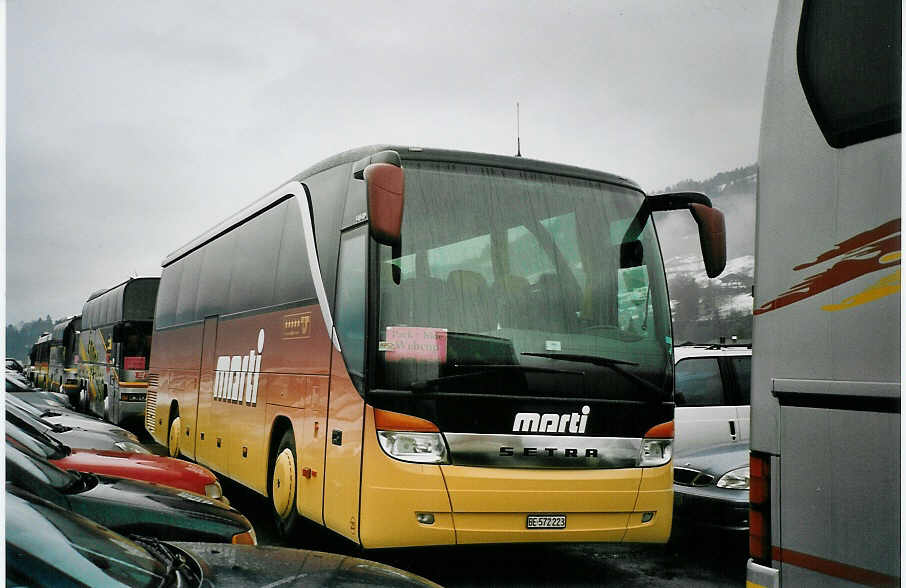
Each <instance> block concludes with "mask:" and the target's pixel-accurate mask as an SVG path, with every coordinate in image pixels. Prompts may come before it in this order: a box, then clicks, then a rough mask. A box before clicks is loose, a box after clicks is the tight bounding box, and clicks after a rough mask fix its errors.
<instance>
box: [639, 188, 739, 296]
mask: <svg viewBox="0 0 906 588" xmlns="http://www.w3.org/2000/svg"><path fill="white" fill-rule="evenodd" d="M668 210H688V211H689V212H691V213H692V218H694V219H695V222H696V224H698V239H699V241H700V242H701V246H702V257H703V258H704V260H705V271H706V272H707V273H708V277H709V278H716V277H717V276H719V275H720V274H721V272H723V271H724V267H725V266H726V265H727V227H726V223H725V222H724V213H722V212H721V211H719V210H717V209H716V208H714V207H713V206H711V199H710V198H708V197H707V196H705V195H704V194H702V193H701V192H668V193H665V194H654V195H651V196H648V197H647V198H646V199H645V206H644V207H643V209H642V210H641V211H640V214H641V215H642V217H645V218H647V215H648V214H651V213H653V212H659V211H668ZM635 224H636V225H637V226H638V227H639V228H638V229H637V230H636V231H635V232H634V233H632V234H630V232H629V231H627V237H629V236H632V237H633V238H635V236H634V235H637V234H638V232H640V231H641V224H639V223H635ZM642 224H644V223H642ZM627 237H624V238H623V239H624V241H625V240H626V239H627Z"/></svg>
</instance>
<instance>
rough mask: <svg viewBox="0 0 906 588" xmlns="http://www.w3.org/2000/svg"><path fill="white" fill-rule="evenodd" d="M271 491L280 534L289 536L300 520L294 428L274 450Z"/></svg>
mask: <svg viewBox="0 0 906 588" xmlns="http://www.w3.org/2000/svg"><path fill="white" fill-rule="evenodd" d="M270 491H271V492H270V494H271V508H272V509H273V514H274V522H275V523H276V524H277V529H278V530H279V531H280V534H281V535H283V536H284V537H288V536H289V535H291V534H292V532H293V530H294V529H295V527H296V523H297V522H298V520H299V514H298V512H297V511H296V441H295V438H294V437H293V431H292V429H290V430H288V431H285V432H284V433H283V437H282V438H281V439H280V444H279V445H278V446H277V451H275V452H274V457H273V462H272V464H271V479H270Z"/></svg>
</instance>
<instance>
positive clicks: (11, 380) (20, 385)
mask: <svg viewBox="0 0 906 588" xmlns="http://www.w3.org/2000/svg"><path fill="white" fill-rule="evenodd" d="M30 390H31V389H30V388H29V387H28V386H27V385H25V383H24V382H22V381H21V380H19V379H18V378H16V377H13V376H11V375H10V374H6V391H7V392H29V391H30Z"/></svg>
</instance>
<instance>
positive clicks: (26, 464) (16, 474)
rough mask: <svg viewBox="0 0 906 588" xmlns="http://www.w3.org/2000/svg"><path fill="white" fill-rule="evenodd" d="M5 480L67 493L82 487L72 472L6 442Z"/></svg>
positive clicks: (11, 442)
mask: <svg viewBox="0 0 906 588" xmlns="http://www.w3.org/2000/svg"><path fill="white" fill-rule="evenodd" d="M6 472H7V476H6V477H7V480H8V481H13V482H15V483H18V484H21V485H24V486H25V487H29V488H30V487H32V486H34V485H40V484H44V485H46V486H49V487H51V488H53V489H54V490H57V491H59V492H64V493H66V492H69V491H70V490H71V489H74V488H79V487H81V486H82V483H81V477H80V476H79V475H78V474H76V473H73V472H67V471H65V470H61V469H60V468H58V467H57V466H55V465H53V464H51V463H48V462H47V461H45V460H44V459H43V458H42V457H40V454H38V453H32V452H31V451H30V450H29V449H28V448H26V447H25V446H24V445H19V444H17V443H15V442H14V441H11V440H9V439H7V441H6Z"/></svg>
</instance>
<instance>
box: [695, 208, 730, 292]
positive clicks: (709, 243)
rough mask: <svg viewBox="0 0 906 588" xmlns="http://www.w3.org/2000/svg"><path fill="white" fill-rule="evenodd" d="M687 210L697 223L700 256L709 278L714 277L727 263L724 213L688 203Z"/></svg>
mask: <svg viewBox="0 0 906 588" xmlns="http://www.w3.org/2000/svg"><path fill="white" fill-rule="evenodd" d="M689 212H691V213H692V218H694V219H695V222H696V224H698V239H699V241H700V242H701V246H702V258H704V260H705V271H706V272H707V273H708V277H709V278H716V277H717V276H719V275H720V274H721V272H722V271H724V267H725V266H726V265H727V227H726V224H725V222H724V213H722V212H721V211H719V210H717V209H716V208H711V207H709V206H704V205H703V204H695V203H692V204H689Z"/></svg>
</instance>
